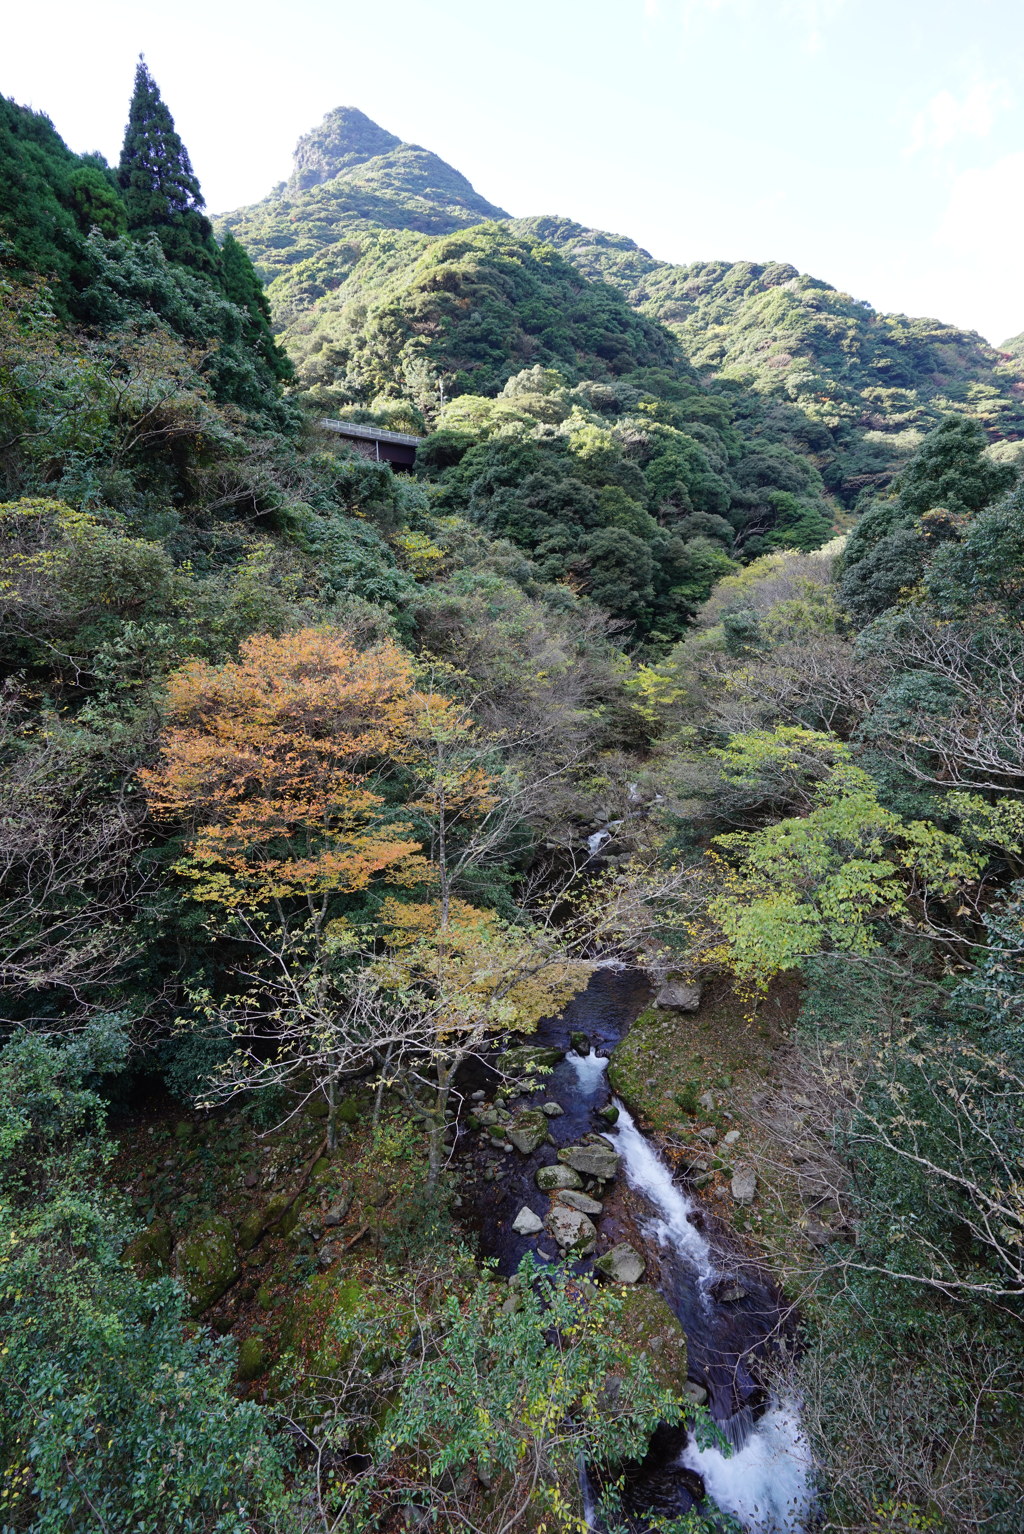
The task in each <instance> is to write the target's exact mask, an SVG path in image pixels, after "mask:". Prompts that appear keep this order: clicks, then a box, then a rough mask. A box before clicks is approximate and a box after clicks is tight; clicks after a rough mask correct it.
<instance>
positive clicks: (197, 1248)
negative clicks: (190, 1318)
mask: <svg viewBox="0 0 1024 1534" xmlns="http://www.w3.org/2000/svg"><path fill="white" fill-rule="evenodd" d="M175 1263H176V1267H177V1270H178V1277H179V1278H180V1279H181V1281H182V1283H183V1284H184V1286H185V1288H186V1290H187V1291H188V1293H189V1295H190V1297H191V1299H192V1314H193V1315H194V1316H199V1315H202V1313H203V1311H204V1310H207V1309H208V1308H209V1306H211V1305H212V1304H213V1303H214V1301H215V1300H219V1299H220V1297H221V1295H222V1294H223V1293H224V1291H225V1290H226V1289H228V1288H229V1287H230V1285H231V1284H233V1283H234V1281H235V1279H236V1278H237V1277H238V1275H239V1273H240V1271H241V1268H240V1265H239V1261H238V1254H237V1253H236V1251H235V1243H234V1238H233V1235H232V1230H231V1226H230V1225H229V1224H228V1222H227V1220H225V1219H224V1217H223V1216H222V1215H219V1214H213V1215H209V1216H207V1218H206V1219H203V1220H198V1221H197V1222H196V1223H195V1224H194V1225H193V1226H191V1228H190V1229H189V1230H188V1231H186V1233H185V1235H184V1236H183V1237H182V1239H181V1240H180V1241H179V1243H178V1249H177V1252H176V1253H175Z"/></svg>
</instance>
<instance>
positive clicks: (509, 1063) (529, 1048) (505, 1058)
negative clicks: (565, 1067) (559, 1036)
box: [500, 1044, 565, 1076]
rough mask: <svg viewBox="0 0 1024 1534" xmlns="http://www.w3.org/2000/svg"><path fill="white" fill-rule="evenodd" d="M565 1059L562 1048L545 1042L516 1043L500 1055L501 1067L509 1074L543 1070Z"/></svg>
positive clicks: (516, 1074) (517, 1074)
mask: <svg viewBox="0 0 1024 1534" xmlns="http://www.w3.org/2000/svg"><path fill="white" fill-rule="evenodd" d="M564 1059H565V1050H564V1049H555V1048H554V1046H552V1045H546V1044H517V1045H516V1047H515V1048H514V1049H506V1050H505V1052H504V1054H503V1055H501V1057H500V1061H501V1067H502V1069H503V1070H505V1071H507V1072H508V1073H509V1075H510V1076H520V1075H524V1074H525V1073H526V1072H527V1071H536V1070H545V1069H550V1068H551V1067H553V1066H556V1065H557V1064H558V1063H559V1061H560V1060H564Z"/></svg>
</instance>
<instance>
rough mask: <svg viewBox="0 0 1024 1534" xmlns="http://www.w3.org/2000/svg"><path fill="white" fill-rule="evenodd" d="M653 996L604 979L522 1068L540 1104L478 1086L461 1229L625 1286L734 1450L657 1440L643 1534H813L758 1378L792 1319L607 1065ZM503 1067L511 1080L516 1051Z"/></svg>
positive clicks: (646, 1326)
mask: <svg viewBox="0 0 1024 1534" xmlns="http://www.w3.org/2000/svg"><path fill="white" fill-rule="evenodd" d="M647 1000H648V991H647V986H646V982H645V981H644V979H643V977H642V976H641V975H639V974H637V973H636V972H633V971H629V970H602V971H599V972H598V973H597V974H596V975H595V976H594V978H593V980H592V981H591V984H590V986H589V987H588V989H587V990H586V991H585V992H584V993H583V994H582V995H581V996H579V997H577V998H576V999H575V1000H574V1001H573V1002H572V1003H571V1004H570V1005H569V1007H567V1008H566V1010H565V1012H564V1013H563V1014H562V1015H561V1016H560V1017H558V1018H554V1019H551V1020H549V1021H548V1022H547V1023H545V1024H544V1025H542V1027H541V1029H540V1030H539V1031H538V1034H537V1035H536V1037H535V1039H534V1040H533V1041H531V1043H530V1045H529V1046H524V1048H523V1050H522V1051H520V1052H519V1054H520V1056H521V1058H514V1059H513V1061H512V1063H511V1064H512V1067H514V1068H515V1069H516V1070H519V1069H521V1068H523V1067H529V1066H530V1065H531V1064H532V1065H535V1066H546V1067H548V1071H549V1073H547V1074H543V1075H539V1076H537V1077H536V1078H535V1079H536V1083H537V1085H536V1089H535V1090H533V1091H529V1092H527V1093H524V1094H516V1095H509V1094H508V1093H507V1092H505V1091H503V1087H504V1081H503V1079H502V1077H501V1076H499V1075H498V1073H497V1072H490V1073H487V1074H485V1075H483V1076H481V1077H480V1078H479V1080H477V1081H474V1082H472V1083H469V1084H468V1086H469V1087H470V1088H471V1091H470V1097H471V1101H470V1104H469V1108H470V1111H469V1112H468V1113H467V1114H466V1115H465V1117H464V1123H463V1126H462V1128H461V1130H460V1135H459V1141H458V1144H457V1146H456V1158H457V1163H458V1168H459V1172H460V1187H461V1199H462V1215H463V1218H464V1220H465V1221H466V1222H467V1223H468V1224H470V1225H471V1226H473V1227H475V1228H476V1230H477V1231H478V1234H479V1240H480V1247H481V1253H482V1255H484V1256H491V1257H494V1258H495V1259H496V1260H497V1264H498V1267H499V1270H500V1272H501V1273H502V1274H503V1275H505V1276H509V1275H511V1274H512V1273H513V1272H514V1271H515V1269H516V1268H517V1267H518V1265H519V1263H520V1261H521V1260H522V1258H523V1256H524V1255H525V1253H526V1252H527V1251H531V1252H533V1253H534V1255H535V1256H537V1257H538V1258H539V1259H540V1260H541V1261H549V1262H553V1261H556V1260H559V1259H565V1260H567V1261H569V1262H571V1263H572V1264H573V1265H574V1266H575V1267H576V1269H577V1271H579V1272H580V1273H594V1272H596V1273H597V1275H598V1276H600V1277H602V1278H604V1279H605V1280H607V1281H610V1282H615V1283H618V1284H620V1285H622V1286H623V1287H622V1293H623V1297H624V1309H623V1315H622V1324H623V1326H624V1327H625V1328H626V1330H627V1333H628V1335H629V1336H630V1338H631V1340H632V1341H633V1343H634V1345H635V1346H636V1347H638V1348H640V1349H642V1350H643V1351H644V1352H645V1353H646V1354H647V1356H648V1358H649V1359H650V1361H651V1364H652V1367H654V1369H655V1372H656V1374H657V1375H658V1377H659V1379H660V1380H661V1382H662V1383H665V1384H670V1385H672V1386H673V1387H674V1388H676V1389H677V1390H678V1391H680V1392H681V1393H682V1394H683V1395H684V1396H685V1397H686V1398H688V1399H690V1400H691V1401H693V1402H694V1403H698V1404H704V1403H707V1405H708V1408H709V1410H710V1413H711V1415H712V1417H713V1418H714V1419H715V1421H716V1422H717V1424H718V1425H719V1427H720V1429H721V1431H722V1433H723V1434H724V1436H725V1438H726V1439H727V1440H728V1442H729V1443H730V1444H731V1445H732V1448H733V1452H732V1453H731V1454H729V1453H727V1452H724V1451H723V1450H721V1449H719V1448H704V1449H701V1448H700V1447H699V1446H698V1444H697V1443H696V1442H695V1441H694V1439H693V1438H692V1436H691V1435H690V1433H689V1432H688V1430H687V1429H686V1428H684V1427H680V1428H677V1429H669V1428H664V1429H662V1430H661V1431H659V1433H658V1434H656V1435H655V1439H654V1441H653V1442H652V1445H651V1449H650V1452H649V1453H648V1455H647V1458H646V1460H645V1461H644V1462H643V1464H642V1465H637V1466H634V1467H631V1468H630V1471H629V1501H630V1505H631V1508H632V1512H633V1514H634V1517H635V1519H636V1527H637V1528H638V1529H643V1528H644V1527H645V1522H646V1520H645V1514H646V1515H648V1516H649V1515H651V1514H653V1513H654V1512H658V1513H662V1514H666V1513H677V1514H678V1513H682V1512H685V1511H687V1510H688V1509H690V1508H691V1507H694V1506H701V1507H703V1509H704V1510H705V1511H708V1510H709V1509H713V1507H714V1506H717V1507H719V1508H721V1509H722V1510H723V1511H725V1512H727V1513H729V1514H731V1515H732V1516H733V1517H735V1518H736V1519H737V1520H738V1522H739V1523H740V1525H741V1526H742V1527H743V1528H744V1529H746V1530H748V1531H749V1534H800V1531H802V1530H804V1529H805V1528H806V1525H807V1520H808V1518H809V1516H810V1507H811V1491H810V1480H809V1464H808V1452H807V1447H806V1443H805V1441H804V1439H803V1436H802V1434H801V1431H800V1425H799V1412H798V1407H797V1404H796V1403H795V1402H793V1401H791V1400H780V1399H775V1398H773V1397H772V1396H771V1395H770V1394H769V1393H768V1391H767V1390H766V1389H765V1387H764V1384H763V1383H762V1380H761V1377H760V1376H761V1374H762V1373H763V1367H764V1365H765V1364H766V1363H767V1362H768V1361H769V1360H770V1359H771V1358H772V1356H773V1355H777V1354H778V1353H779V1352H780V1350H781V1349H784V1348H785V1347H787V1346H788V1345H790V1343H791V1341H792V1334H793V1318H792V1316H791V1314H790V1312H789V1310H788V1307H787V1306H786V1304H785V1302H784V1301H783V1299H782V1296H781V1295H780V1293H779V1291H778V1289H777V1288H776V1286H775V1285H774V1284H773V1283H772V1281H771V1278H770V1276H769V1275H768V1274H767V1273H765V1272H764V1271H763V1270H761V1269H760V1268H759V1267H758V1266H757V1265H756V1264H755V1263H753V1262H752V1261H751V1260H750V1258H749V1257H748V1256H746V1255H745V1253H744V1252H743V1249H742V1248H741V1246H740V1244H739V1243H738V1242H737V1240H736V1239H735V1238H734V1237H733V1236H732V1234H731V1232H730V1230H729V1227H728V1225H727V1223H726V1222H725V1221H724V1220H723V1219H721V1218H719V1217H717V1216H713V1215H711V1214H710V1213H709V1212H708V1211H707V1210H706V1209H705V1208H704V1207H703V1206H702V1205H701V1204H700V1203H699V1201H698V1200H697V1199H696V1197H695V1196H694V1192H693V1191H692V1190H693V1183H694V1182H697V1183H699V1180H700V1178H701V1175H702V1173H701V1170H700V1162H699V1159H698V1161H697V1165H695V1166H692V1167H691V1169H690V1173H689V1176H690V1178H692V1179H693V1181H691V1182H690V1185H689V1186H688V1185H687V1181H686V1180H681V1181H677V1180H676V1178H675V1177H674V1175H673V1173H672V1171H671V1169H670V1168H669V1166H668V1164H667V1163H666V1161H665V1160H664V1159H663V1157H662V1156H661V1155H660V1153H659V1151H658V1149H657V1148H656V1146H655V1145H654V1144H653V1143H652V1142H651V1141H650V1140H649V1139H648V1138H647V1136H645V1135H644V1134H643V1132H642V1131H641V1129H640V1128H639V1127H638V1126H637V1124H636V1122H635V1121H634V1118H633V1116H632V1115H631V1113H630V1112H629V1109H628V1108H627V1106H626V1104H625V1103H623V1102H620V1101H618V1100H617V1099H615V1098H614V1096H613V1093H612V1090H611V1087H610V1086H609V1083H608V1075H607V1065H608V1059H609V1056H610V1055H611V1053H612V1051H613V1050H614V1048H615V1046H616V1045H617V1044H618V1043H619V1042H620V1040H621V1039H622V1038H623V1036H624V1035H625V1034H626V1032H627V1031H628V1029H629V1026H630V1024H631V1022H632V1021H633V1020H634V1018H635V1017H636V1016H637V1014H638V1013H639V1012H640V1010H641V1008H642V1007H643V1006H644V1005H645V1004H646V1002H647ZM680 1026H685V1023H684V1022H681V1023H680ZM503 1064H504V1065H505V1067H506V1070H509V1069H511V1067H510V1063H509V1058H508V1055H506V1056H505V1057H504V1060H503ZM634 1106H635V1105H634Z"/></svg>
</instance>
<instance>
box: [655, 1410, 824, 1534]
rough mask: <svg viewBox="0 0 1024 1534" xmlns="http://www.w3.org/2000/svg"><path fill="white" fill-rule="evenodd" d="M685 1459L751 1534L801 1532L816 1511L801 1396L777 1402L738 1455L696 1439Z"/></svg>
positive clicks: (682, 1460) (682, 1458)
mask: <svg viewBox="0 0 1024 1534" xmlns="http://www.w3.org/2000/svg"><path fill="white" fill-rule="evenodd" d="M679 1463H680V1464H681V1465H685V1466H686V1468H687V1469H688V1470H696V1471H697V1473H698V1475H701V1476H703V1478H704V1485H705V1487H706V1488H707V1493H708V1496H709V1497H711V1498H712V1499H713V1500H714V1501H715V1502H717V1504H718V1506H719V1507H720V1508H721V1509H722V1510H723V1512H726V1513H731V1514H732V1516H733V1517H734V1518H736V1519H738V1520H739V1522H740V1523H741V1524H742V1525H743V1527H744V1529H746V1530H747V1531H748V1534H800V1531H801V1530H802V1529H803V1528H804V1525H805V1521H806V1519H807V1517H808V1515H809V1514H810V1512H811V1508H812V1505H813V1500H814V1499H813V1494H812V1491H811V1451H810V1446H809V1444H808V1442H807V1438H806V1436H805V1434H804V1432H803V1431H802V1429H801V1427H800V1409H799V1405H798V1403H797V1402H796V1401H792V1400H790V1401H775V1402H773V1403H772V1405H771V1406H769V1407H768V1410H767V1411H766V1412H764V1413H763V1415H762V1416H760V1417H759V1418H758V1420H757V1422H756V1423H755V1424H754V1428H753V1430H752V1432H750V1433H749V1434H748V1436H747V1438H746V1439H745V1440H744V1442H743V1443H742V1444H741V1445H740V1447H739V1448H738V1449H735V1450H734V1451H733V1452H732V1454H730V1455H728V1456H727V1455H725V1454H723V1453H722V1451H721V1449H714V1448H709V1449H700V1448H698V1447H697V1444H696V1443H695V1442H694V1440H693V1439H692V1438H691V1439H690V1441H689V1442H688V1443H687V1445H686V1447H685V1448H684V1450H683V1452H682V1454H680V1456H679Z"/></svg>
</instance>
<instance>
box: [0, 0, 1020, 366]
mask: <svg viewBox="0 0 1024 1534" xmlns="http://www.w3.org/2000/svg"><path fill="white" fill-rule="evenodd" d="M3 32H4V35H3V45H2V52H0V91H2V92H3V93H4V94H6V95H9V96H13V97H14V98H15V99H16V100H19V101H22V102H27V103H29V104H31V105H33V106H35V107H37V108H41V109H43V110H45V111H47V112H48V113H49V114H50V116H51V117H52V118H53V121H54V123H55V124H56V126H57V128H58V129H59V130H60V132H61V133H62V134H63V135H64V137H65V138H66V139H67V141H68V143H69V144H70V145H71V146H72V147H73V148H75V149H80V150H84V149H94V148H95V149H100V150H102V152H103V153H104V154H106V155H107V156H108V158H111V159H114V158H116V156H117V153H118V150H119V147H120V140H121V134H122V131H123V125H124V121H125V117H126V114H127V105H128V97H129V93H130V89H131V78H132V69H133V64H134V59H135V56H136V54H137V53H138V52H139V51H140V49H141V50H143V51H144V52H145V54H146V57H147V59H148V61H149V64H150V67H151V69H152V71H153V73H154V75H155V76H156V79H157V81H158V82H159V84H160V87H161V90H162V91H163V93H164V96H165V98H166V100H167V101H168V103H169V105H170V107H171V110H172V111H173V113H174V115H175V118H176V120H177V123H178V127H179V129H180V131H181V133H182V136H183V137H184V139H185V142H186V143H187V145H188V147H189V150H190V151H191V154H192V159H193V162H194V163H195V166H196V169H197V171H198V172H199V175H200V178H201V180H202V183H203V188H204V191H205V193H206V198H207V203H208V205H209V207H210V208H211V210H213V211H214V212H219V211H224V210H226V209H228V208H231V207H235V206H237V205H239V204H241V203H246V202H251V201H254V200H256V199H257V198H259V197H261V196H263V195H264V194H265V193H266V192H267V191H268V190H269V189H270V187H271V186H272V185H273V184H274V183H275V182H276V181H279V180H281V179H282V177H284V176H285V175H286V174H287V172H288V168H289V163H290V155H291V150H292V147H293V145H294V142H295V140H296V138H297V137H298V136H299V134H300V133H303V132H304V131H306V130H307V129H308V128H310V127H311V126H312V125H313V124H314V123H316V122H317V121H318V120H319V119H320V118H321V117H322V116H323V114H324V113H325V112H326V111H328V110H329V109H330V108H331V107H334V106H338V105H341V104H343V103H344V104H351V105H354V106H358V107H360V108H362V110H363V111H364V112H366V113H368V114H369V116H371V117H373V118H374V119H376V121H378V122H380V123H381V124H382V125H383V126H385V127H387V128H389V129H391V130H392V131H393V132H395V133H398V134H399V135H401V136H402V137H403V138H405V139H408V140H411V141H413V142H417V143H421V144H424V145H426V146H427V147H428V148H430V149H433V150H435V151H436V152H437V153H438V154H440V155H442V156H443V157H444V158H445V159H447V160H450V161H451V162H452V164H454V165H456V166H457V167H458V168H459V169H460V170H461V171H463V172H464V173H465V174H466V175H467V176H468V177H469V178H470V180H471V181H472V182H473V183H474V185H475V186H476V187H477V189H478V190H479V191H480V192H482V193H483V194H484V195H485V196H487V197H489V198H491V200H492V201H494V202H497V203H499V204H501V205H502V206H504V207H506V208H508V209H509V210H510V211H511V212H513V213H515V214H528V213H561V214H565V215H568V216H570V217H573V218H576V219H579V220H580V221H581V222H583V223H587V224H595V225H597V226H599V227H602V228H606V229H613V230H616V231H619V232H621V233H625V234H629V235H631V236H632V237H633V238H634V239H636V240H637V241H638V242H639V243H640V244H641V245H643V246H645V247H646V248H647V249H648V250H650V251H651V252H652V253H653V254H654V255H657V256H660V257H663V258H665V259H668V260H676V261H693V260H699V259H706V258H713V257H723V258H726V259H731V260H737V259H743V258H746V259H749V260H755V261H765V260H779V261H791V262H793V263H794V264H795V265H796V266H799V267H801V268H802V269H803V270H805V271H810V272H812V273H814V275H816V276H818V277H822V278H824V279H826V280H827V281H829V282H832V283H834V284H835V285H836V286H838V287H842V288H844V289H846V290H847V291H849V292H851V293H853V294H854V296H856V297H858V298H865V299H868V300H869V301H870V302H871V303H873V304H874V305H875V306H876V307H878V308H883V309H896V310H903V311H905V312H908V313H913V314H931V315H938V316H940V317H941V318H943V319H947V320H950V321H952V322H954V323H956V324H959V325H963V326H968V327H972V328H975V329H978V330H980V331H981V332H982V334H983V335H986V336H987V337H988V338H989V339H990V340H993V341H1000V340H1002V339H1004V338H1005V337H1007V336H1009V335H1011V334H1014V333H1016V332H1018V331H1021V330H1024V290H1022V283H1021V266H1022V261H1021V246H1022V242H1024V4H1022V3H1021V0H511V3H510V0H429V3H428V0H358V3H357V0H291V3H289V4H287V5H284V4H276V3H271V0H244V3H243V0H176V3H175V4H174V5H173V6H172V5H170V4H168V3H167V0H164V3H161V4H159V5H158V4H147V3H142V0H131V3H118V0H90V3H89V4H82V3H81V0H76V3H73V4H72V3H68V0H40V3H38V4H35V5H32V4H27V3H23V4H20V5H19V6H18V12H17V14H15V15H11V14H10V13H8V15H7V17H6V19H5V22H4V29H3Z"/></svg>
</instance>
